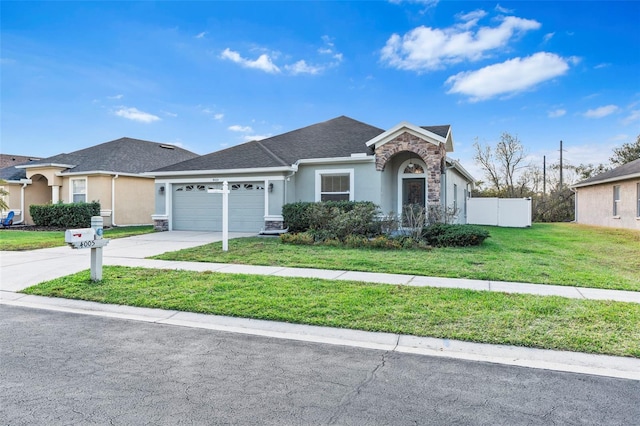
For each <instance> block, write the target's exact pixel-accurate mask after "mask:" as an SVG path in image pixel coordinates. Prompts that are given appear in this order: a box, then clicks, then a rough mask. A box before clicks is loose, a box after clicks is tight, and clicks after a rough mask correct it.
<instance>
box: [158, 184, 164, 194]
mask: <svg viewBox="0 0 640 426" xmlns="http://www.w3.org/2000/svg"><path fill="white" fill-rule="evenodd" d="M159 191H160V193H161V194H164V186H161V187H160V188H159Z"/></svg>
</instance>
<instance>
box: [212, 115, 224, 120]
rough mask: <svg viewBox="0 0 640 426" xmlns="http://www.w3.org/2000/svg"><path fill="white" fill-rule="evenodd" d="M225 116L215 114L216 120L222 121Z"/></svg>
mask: <svg viewBox="0 0 640 426" xmlns="http://www.w3.org/2000/svg"><path fill="white" fill-rule="evenodd" d="M223 118H224V114H213V119H214V120H218V121H222V119H223Z"/></svg>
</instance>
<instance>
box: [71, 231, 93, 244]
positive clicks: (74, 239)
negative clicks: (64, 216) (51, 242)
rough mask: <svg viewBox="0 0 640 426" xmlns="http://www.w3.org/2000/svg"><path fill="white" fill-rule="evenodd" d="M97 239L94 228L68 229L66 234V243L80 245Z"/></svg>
mask: <svg viewBox="0 0 640 426" xmlns="http://www.w3.org/2000/svg"><path fill="white" fill-rule="evenodd" d="M95 239H96V231H95V230H94V229H93V228H83V229H67V230H66V231H65V233H64V242H65V243H69V244H71V243H79V242H80V241H90V240H95Z"/></svg>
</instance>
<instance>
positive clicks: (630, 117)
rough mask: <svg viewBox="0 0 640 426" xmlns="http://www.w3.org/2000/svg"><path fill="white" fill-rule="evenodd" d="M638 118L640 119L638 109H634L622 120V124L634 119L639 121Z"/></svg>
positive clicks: (631, 121) (629, 122)
mask: <svg viewBox="0 0 640 426" xmlns="http://www.w3.org/2000/svg"><path fill="white" fill-rule="evenodd" d="M639 120H640V110H638V109H636V110H633V111H631V112H630V113H629V115H628V116H626V117H625V118H624V119H623V120H622V124H624V125H625V126H627V125H629V124H631V123H633V122H634V121H639Z"/></svg>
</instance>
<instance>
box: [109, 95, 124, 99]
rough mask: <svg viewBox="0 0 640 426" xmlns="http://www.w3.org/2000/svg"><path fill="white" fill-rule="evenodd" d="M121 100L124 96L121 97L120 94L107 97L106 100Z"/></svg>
mask: <svg viewBox="0 0 640 426" xmlns="http://www.w3.org/2000/svg"><path fill="white" fill-rule="evenodd" d="M122 98H124V95H121V94H118V95H114V96H107V99H112V100H115V99H122Z"/></svg>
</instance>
